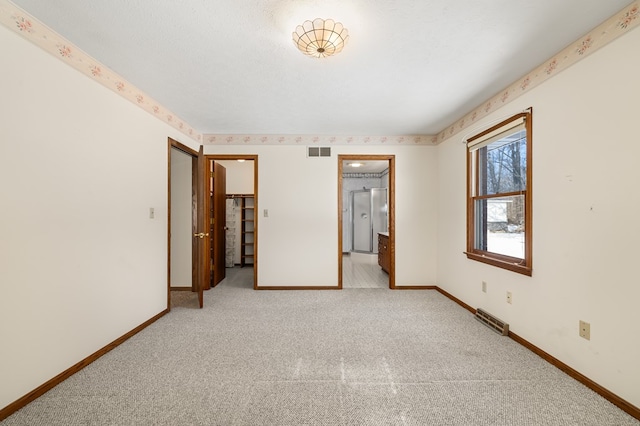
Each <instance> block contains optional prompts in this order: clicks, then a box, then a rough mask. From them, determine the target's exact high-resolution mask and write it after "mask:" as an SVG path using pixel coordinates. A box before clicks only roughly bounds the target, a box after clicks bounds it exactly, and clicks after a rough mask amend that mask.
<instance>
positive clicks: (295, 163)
mask: <svg viewBox="0 0 640 426" xmlns="http://www.w3.org/2000/svg"><path fill="white" fill-rule="evenodd" d="M305 149H306V147H304V146H292V145H287V146H273V145H271V146H259V145H248V146H228V145H205V150H204V151H205V154H257V155H258V156H259V157H258V179H259V185H258V191H259V192H258V197H259V198H258V203H259V206H258V211H257V213H258V214H257V216H258V217H257V219H258V286H337V284H338V154H395V155H396V285H398V286H402V285H433V284H434V283H435V279H436V268H435V266H436V222H435V220H436V205H435V199H436V192H435V191H436V181H435V180H436V177H437V173H436V171H437V169H436V153H437V148H436V147H432V146H400V145H394V146H334V147H333V152H332V157H330V158H307V156H306V153H305ZM264 209H268V210H269V217H268V218H265V217H264V216H263V211H264ZM415 235H420V236H421V238H415Z"/></svg>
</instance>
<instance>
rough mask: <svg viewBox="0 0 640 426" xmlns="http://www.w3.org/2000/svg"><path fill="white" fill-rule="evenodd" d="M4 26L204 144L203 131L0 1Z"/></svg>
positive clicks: (0, 17) (0, 21)
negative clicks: (196, 128) (199, 130)
mask: <svg viewBox="0 0 640 426" xmlns="http://www.w3.org/2000/svg"><path fill="white" fill-rule="evenodd" d="M0 23H1V24H3V25H4V26H5V27H7V28H9V29H11V30H13V31H14V32H16V33H18V34H20V35H21V36H22V37H24V38H26V39H27V40H29V41H31V42H32V43H33V44H35V45H37V46H39V47H40V48H42V49H43V50H45V51H47V52H49V53H50V54H52V55H53V56H55V57H57V58H58V59H60V60H61V61H63V62H65V63H67V64H68V65H70V66H72V67H73V68H75V69H76V70H78V71H80V72H81V73H83V74H84V75H86V76H87V77H89V78H91V79H93V80H95V81H96V82H98V83H100V84H102V85H103V86H105V87H106V88H107V89H110V90H112V91H114V92H115V93H117V94H118V95H120V96H122V97H123V98H125V99H127V100H129V101H130V102H132V103H133V104H135V105H137V106H138V107H140V108H142V109H143V110H145V111H147V112H148V113H149V114H151V115H153V116H155V117H156V118H158V119H160V120H162V121H164V122H165V123H167V124H168V125H170V126H171V127H174V128H175V129H177V130H179V131H180V132H182V133H184V134H185V135H186V136H188V137H190V138H192V139H193V140H196V141H198V142H201V141H202V135H201V134H200V133H199V132H197V131H196V130H194V129H193V127H191V126H189V125H188V124H187V123H186V122H185V121H184V120H182V119H180V118H179V117H178V116H176V115H175V114H174V113H172V112H171V111H169V110H168V109H167V108H165V107H163V106H162V105H160V103H158V102H157V101H155V100H154V99H153V98H152V97H151V96H148V95H147V94H145V93H143V92H142V91H141V90H140V89H138V88H137V87H135V86H134V85H132V84H130V83H129V82H127V81H126V80H125V79H123V78H122V77H121V76H119V75H118V74H116V73H115V72H113V71H112V70H110V69H109V68H107V67H106V66H105V65H103V64H101V63H100V62H98V61H96V60H95V59H94V58H92V57H91V56H89V55H88V54H86V53H85V52H83V51H82V50H80V49H79V48H78V47H76V46H75V45H73V44H72V43H70V42H69V41H68V40H66V39H65V38H63V37H62V36H61V35H59V34H57V33H56V32H55V31H53V30H52V29H50V28H49V27H47V26H46V25H44V24H43V23H41V22H40V21H38V20H37V19H35V18H33V17H32V16H30V15H29V14H27V13H26V12H25V11H23V10H22V9H20V8H18V7H17V6H15V5H13V4H12V3H10V2H9V1H7V0H0Z"/></svg>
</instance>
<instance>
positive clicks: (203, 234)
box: [193, 232, 209, 239]
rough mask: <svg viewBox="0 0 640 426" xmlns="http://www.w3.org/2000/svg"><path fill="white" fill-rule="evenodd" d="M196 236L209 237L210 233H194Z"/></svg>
mask: <svg viewBox="0 0 640 426" xmlns="http://www.w3.org/2000/svg"><path fill="white" fill-rule="evenodd" d="M193 236H194V237H198V238H201V239H202V238H204V237H208V236H209V233H208V232H207V233H206V234H205V233H204V232H199V233H197V234H193Z"/></svg>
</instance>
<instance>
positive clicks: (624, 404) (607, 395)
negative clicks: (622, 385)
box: [436, 287, 640, 420]
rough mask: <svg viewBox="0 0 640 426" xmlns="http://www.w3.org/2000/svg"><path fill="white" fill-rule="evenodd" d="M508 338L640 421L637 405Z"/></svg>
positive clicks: (521, 341) (530, 346) (530, 345)
mask: <svg viewBox="0 0 640 426" xmlns="http://www.w3.org/2000/svg"><path fill="white" fill-rule="evenodd" d="M436 290H437V291H438V292H439V293H442V294H443V295H445V296H446V297H448V298H449V299H451V300H453V301H454V302H456V303H457V304H459V305H460V306H462V307H463V308H465V309H466V310H468V311H469V312H471V313H472V314H474V315H475V313H476V310H475V309H474V308H472V307H471V306H469V305H467V304H466V303H464V302H463V301H461V300H460V299H458V298H457V297H455V296H453V295H451V294H450V293H448V292H446V291H445V290H443V289H441V288H440V287H436ZM508 336H509V337H510V338H511V339H512V340H514V341H516V342H517V343H519V344H521V345H522V346H524V347H525V348H527V349H529V350H530V351H531V352H533V353H534V354H536V355H538V356H539V357H540V358H542V359H544V360H545V361H547V362H548V363H549V364H551V365H553V366H555V367H556V368H558V369H559V370H560V371H562V372H563V373H565V374H567V375H569V376H571V377H572V378H573V379H575V380H577V381H578V382H580V383H582V384H583V385H585V386H586V387H588V388H589V389H591V390H592V391H594V392H596V393H597V394H598V395H600V396H601V397H603V398H604V399H606V400H607V401H609V402H611V403H612V404H614V405H615V406H616V407H618V408H620V409H621V410H622V411H624V412H626V413H627V414H629V415H630V416H632V417H635V418H636V419H638V420H640V408H638V407H636V406H635V405H633V404H631V403H630V402H629V401H627V400H625V399H622V398H620V397H619V396H618V395H616V394H615V393H613V392H611V391H610V390H608V389H606V388H604V387H603V386H601V385H599V384H598V383H596V382H594V381H593V380H591V379H590V378H588V377H587V376H585V375H584V374H582V373H580V372H578V371H577V370H575V369H573V368H571V367H570V366H568V365H567V364H565V363H564V362H562V361H560V360H559V359H558V358H556V357H554V356H553V355H551V354H549V353H547V352H545V351H543V350H542V349H540V348H539V347H537V346H536V345H534V344H533V343H531V342H529V341H528V340H525V339H523V338H522V337H520V336H518V335H517V334H515V333H514V332H512V331H511V330H509V334H508Z"/></svg>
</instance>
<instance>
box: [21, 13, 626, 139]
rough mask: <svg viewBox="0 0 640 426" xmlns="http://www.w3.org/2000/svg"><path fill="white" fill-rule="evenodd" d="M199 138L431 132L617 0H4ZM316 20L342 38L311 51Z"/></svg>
mask: <svg viewBox="0 0 640 426" xmlns="http://www.w3.org/2000/svg"><path fill="white" fill-rule="evenodd" d="M13 3H15V4H16V5H17V6H19V7H21V8H22V9H24V10H25V11H26V12H28V13H29V14H31V15H32V16H34V17H35V18H37V19H39V20H40V21H42V22H44V23H45V24H47V25H48V26H49V27H50V28H52V29H53V30H54V31H56V32H58V33H59V34H61V35H62V36H64V37H66V38H67V39H68V40H69V41H71V42H72V43H74V44H75V45H76V46H78V47H79V48H81V49H82V50H84V51H85V52H86V53H88V54H89V55H91V56H93V57H94V58H95V59H97V60H98V61H100V62H102V63H103V64H104V65H106V66H107V67H109V68H111V69H112V70H114V71H115V72H117V73H119V74H120V75H121V76H122V77H124V78H125V79H126V80H128V81H129V82H130V83H132V84H133V85H135V86H137V87H138V88H139V89H141V90H142V91H144V92H146V93H147V94H149V95H150V96H152V97H153V98H155V99H156V100H157V101H158V102H160V103H161V104H162V105H163V106H164V107H166V108H168V109H169V110H171V111H173V112H174V113H175V114H177V115H178V116H179V117H181V118H182V119H183V120H185V121H186V122H187V123H188V124H189V125H191V126H193V127H194V128H195V129H196V130H197V131H198V132H201V133H205V134H264V135H270V134H282V135H286V134H306V135H432V134H436V133H438V132H440V131H441V130H442V129H443V128H445V127H446V126H447V125H449V124H451V123H453V122H454V121H455V120H456V119H458V118H460V117H461V116H463V115H464V114H465V113H467V112H469V111H470V110H472V109H473V108H474V107H476V106H478V105H479V104H481V103H482V102H483V101H485V100H486V99H488V98H489V97H491V96H493V95H495V94H496V93H497V92H499V91H500V90H501V89H503V88H504V87H506V86H507V85H509V84H510V83H512V82H514V81H515V80H516V79H518V78H520V77H521V76H523V75H524V74H526V73H527V72H528V71H530V70H531V69H533V68H534V67H536V66H538V65H540V64H541V63H543V62H544V61H545V60H547V59H549V58H550V57H551V56H553V55H554V54H555V53H556V52H558V51H560V50H562V49H563V48H564V47H566V46H567V45H569V44H570V43H572V42H574V41H575V40H577V39H578V38H579V37H581V36H582V35H584V34H586V33H587V32H589V31H590V30H591V29H592V28H594V27H595V26H597V25H598V24H599V23H601V22H603V21H604V20H606V19H607V18H609V17H610V16H612V15H614V14H615V13H616V12H618V11H619V10H621V9H622V8H623V7H624V6H626V5H627V4H629V3H630V0H534V1H531V0H351V1H347V0H305V1H301V0H190V1H186V0H181V1H178V0H137V1H131V0H109V1H104V0H102V1H98V0H84V1H78V0H52V1H43V0H13ZM317 17H322V18H332V19H334V20H336V21H339V22H342V23H343V24H344V25H345V27H347V28H348V30H349V35H350V39H349V43H348V45H347V46H346V47H345V49H344V51H343V52H342V53H340V54H339V55H337V56H334V57H331V58H326V59H313V58H309V57H307V56H304V55H303V54H302V53H300V52H299V51H298V50H297V49H296V47H295V46H294V44H293V42H292V40H291V33H292V32H293V30H294V29H295V27H296V26H297V25H299V24H301V23H302V22H303V21H305V20H309V19H314V18H317Z"/></svg>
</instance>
